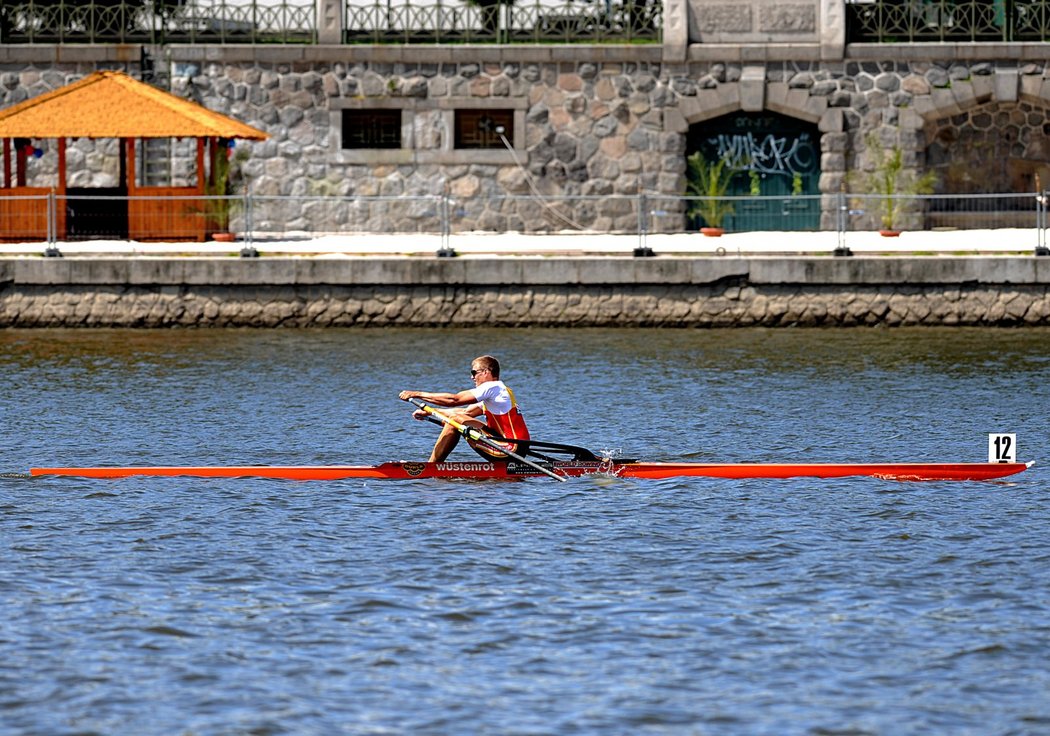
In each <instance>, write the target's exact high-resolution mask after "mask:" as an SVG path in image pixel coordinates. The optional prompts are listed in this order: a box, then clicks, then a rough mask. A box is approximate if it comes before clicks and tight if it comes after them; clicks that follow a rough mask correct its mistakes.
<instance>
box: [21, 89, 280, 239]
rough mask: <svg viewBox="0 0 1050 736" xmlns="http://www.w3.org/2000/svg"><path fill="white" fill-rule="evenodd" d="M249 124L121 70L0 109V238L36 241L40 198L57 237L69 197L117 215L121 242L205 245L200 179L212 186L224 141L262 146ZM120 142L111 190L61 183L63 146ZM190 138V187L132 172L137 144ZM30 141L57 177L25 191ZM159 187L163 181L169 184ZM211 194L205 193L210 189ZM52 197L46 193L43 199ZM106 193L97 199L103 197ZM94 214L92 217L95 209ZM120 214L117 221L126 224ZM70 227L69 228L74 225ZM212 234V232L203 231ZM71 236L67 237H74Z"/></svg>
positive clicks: (66, 221) (40, 231)
mask: <svg viewBox="0 0 1050 736" xmlns="http://www.w3.org/2000/svg"><path fill="white" fill-rule="evenodd" d="M267 137H268V136H267V135H266V133H263V132H262V131H260V130H257V129H256V128H253V127H251V126H250V125H246V124H244V123H241V122H239V121H237V120H234V119H232V118H229V117H227V116H225V115H221V114H219V113H216V112H212V111H211V110H208V109H207V108H205V107H202V106H200V105H197V104H195V103H193V102H190V101H188V100H184V99H181V98H179V97H176V96H174V95H172V94H170V93H168V92H165V91H163V90H160V89H157V88H156V87H152V86H150V85H148V84H145V83H143V82H139V81H137V80H135V79H132V78H131V77H129V76H128V75H126V74H124V73H123V72H117V71H102V72H95V73H93V74H91V75H89V76H87V77H85V78H84V79H81V80H80V81H78V82H74V83H73V84H70V85H67V86H65V87H62V88H60V89H56V90H54V91H53V92H48V93H46V94H42V95H39V96H38V97H34V98H32V99H30V100H26V101H24V102H21V103H18V104H17V105H13V106H12V107H9V108H7V109H6V110H0V141H2V147H3V151H2V155H3V179H2V182H0V185H2V186H0V241H3V240H6V241H12V240H44V239H46V238H47V236H48V232H49V230H48V209H49V204H48V203H49V201H56V202H57V206H56V207H55V210H54V222H53V223H52V228H53V231H54V233H53V234H54V236H55V237H56V238H57V239H58V240H65V239H67V237H68V236H69V235H70V225H71V224H74V223H72V222H71V219H74V220H75V218H76V217H77V212H76V211H75V210H74V209H72V208H71V206H70V201H71V198H85V199H86V198H87V197H91V198H92V200H95V197H94V196H93V193H97V195H98V198H97V201H100V202H104V203H105V209H104V211H103V213H102V216H103V217H110V218H113V219H118V220H119V221H120V225H121V228H120V229H121V232H122V233H123V223H124V222H125V221H126V223H127V227H126V237H127V238H128V239H130V240H198V241H201V240H204V239H205V237H206V235H207V232H208V229H209V224H208V220H209V218H208V217H206V216H203V215H202V212H203V211H204V210H205V209H207V206H206V205H207V196H206V195H207V193H208V189H207V183H208V180H209V178H210V179H211V180H212V182H213V183H214V181H215V177H216V173H217V169H219V170H220V171H221V166H219V167H217V166H216V161H217V160H218V159H217V157H218V156H226V155H227V149H226V145H225V143H224V142H225V141H230V140H233V139H242V140H265V139H266V138H267ZM77 138H95V139H98V138H116V139H119V140H120V147H119V152H120V177H119V178H120V184H119V186H117V187H115V188H106V189H96V190H92V189H86V188H82V189H76V190H73V191H71V188H70V187H69V186H68V185H67V179H68V172H67V166H66V160H67V157H66V146H67V142H68V141H69V140H70V139H77ZM151 138H169V139H195V140H196V143H197V152H196V170H195V172H194V173H195V174H196V183H195V184H194V185H192V186H145V185H140V184H139V183H138V179H139V177H138V176H137V174H136V160H135V154H136V142H137V141H138V140H139V139H151ZM34 140H57V142H58V144H57V149H58V150H57V154H58V177H57V178H58V181H57V183H56V185H55V186H54V187H40V186H32V187H31V186H27V185H26V182H27V167H28V165H29V159H30V158H31V157H32V156H33V155H34V154H36V155H38V156H39V153H37V151H38V149H36V148H35V147H34V146H33V143H32V142H33V141H34ZM168 184H171V182H170V181H169V182H168ZM213 194H214V192H213ZM52 195H53V197H52ZM103 197H106V199H103ZM94 214H95V215H96V216H98V213H94ZM125 218H126V219H125ZM73 229H74V230H75V229H76V228H73ZM212 229H214V227H212ZM74 234H75V233H74Z"/></svg>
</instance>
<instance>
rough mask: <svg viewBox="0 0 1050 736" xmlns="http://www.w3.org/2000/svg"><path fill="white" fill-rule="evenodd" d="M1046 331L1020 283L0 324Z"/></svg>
mask: <svg viewBox="0 0 1050 736" xmlns="http://www.w3.org/2000/svg"><path fill="white" fill-rule="evenodd" d="M865 325H866V326H875V325H884V326H888V327H897V326H905V325H929V326H945V325H948V326H958V325H977V326H1019V325H1028V326H1036V325H1042V326H1048V325H1050V289H1048V288H1047V287H1045V286H1041V287H1016V288H1011V289H1006V290H1004V289H998V288H990V287H978V286H963V287H907V286H902V287H891V286H886V287H857V288H850V287H841V286H812V287H802V286H772V285H767V286H749V285H736V284H727V285H719V286H682V285H675V286H661V285H654V284H647V285H636V286H627V287H622V286H621V287H617V288H612V287H596V286H592V287H585V288H578V287H566V286H562V287H558V286H540V287H533V288H522V287H511V286H502V287H494V286H489V287H483V286H458V287H432V286H413V287H408V288H395V287H391V286H373V287H316V286H300V287H265V286H260V287H231V286H217V287H143V286H134V287H121V286H109V287H101V288H100V287H71V286H35V287H20V288H10V287H8V288H6V289H0V327H388V326H400V327H408V326H413V327H432V326H453V327H475V326H481V327H751V326H766V327H795V326H798V327H853V326H865Z"/></svg>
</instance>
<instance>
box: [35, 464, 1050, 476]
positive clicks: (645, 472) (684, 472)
mask: <svg viewBox="0 0 1050 736" xmlns="http://www.w3.org/2000/svg"><path fill="white" fill-rule="evenodd" d="M1030 465H1031V463H1027V464H1026V463H861V464H856V463H801V464H800V463H710V464H709V463H658V462H654V463H645V462H629V463H616V462H611V461H606V462H585V461H565V462H554V463H550V464H546V465H545V467H549V468H550V469H551V470H553V471H554V472H556V473H559V474H562V475H565V476H568V477H578V476H584V475H605V476H614V477H620V478H650V479H658V478H677V477H695V478H738V479H748V478H802V477H805V478H846V477H851V476H865V477H870V478H881V479H884V480H898V481H938V480H994V479H996V478H1005V477H1007V476H1010V475H1014V474H1016V473H1020V472H1021V471H1023V470H1025V469H1026V468H1028V467H1029V466H1030ZM29 472H30V474H31V475H34V476H40V475H63V476H76V477H81V478H128V477H141V476H162V477H164V476H168V477H178V476H188V477H196V478H277V479H286V480H342V479H345V478H374V479H377V480H413V479H418V478H445V479H450V480H451V479H471V480H509V479H514V478H527V477H543V475H542V474H541V473H540V472H539V471H537V470H536V469H534V468H531V467H529V466H527V465H524V464H521V463H515V462H510V463H490V462H483V461H482V462H445V463H421V462H390V463H382V464H381V465H319V466H305V465H304V466H257V465H241V466H203V467H170V466H169V467H164V466H158V467H124V468H120V467H111V468H104V467H94V468H90V467H85V468H33V469H31V470H30V471H29Z"/></svg>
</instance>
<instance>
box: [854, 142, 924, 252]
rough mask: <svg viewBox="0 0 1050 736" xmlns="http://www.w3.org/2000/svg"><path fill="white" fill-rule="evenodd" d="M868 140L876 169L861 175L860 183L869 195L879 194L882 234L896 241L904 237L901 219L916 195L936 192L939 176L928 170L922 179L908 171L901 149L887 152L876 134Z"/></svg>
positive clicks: (877, 206)
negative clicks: (901, 236)
mask: <svg viewBox="0 0 1050 736" xmlns="http://www.w3.org/2000/svg"><path fill="white" fill-rule="evenodd" d="M865 140H866V143H867V147H868V150H869V151H870V152H871V156H872V163H873V164H874V166H873V168H872V170H871V171H864V172H859V184H860V186H861V188H862V189H863V190H864V191H865V192H866V193H868V194H875V195H878V197H877V199H876V201H875V211H876V214H877V215H878V217H879V224H880V226H881V227H880V229H879V234H880V235H882V236H883V237H887V238H895V237H897V236H898V235H900V230H899V225H900V220H899V218H900V216H901V215H902V214H904V213H905V212H906V211H907V210H908V209H910V208H911V207H912V205H913V204H914V202H915V197H916V196H918V195H920V194H932V193H933V190H934V187H935V186H936V184H937V174H936V173H935V172H933V171H927V172H926V173H925V174H923V175H922V176H919V175H918V174H917V173H915V171H914V170H912V169H907V168H905V167H904V151H903V150H902V149H901V147H900V146H893V147H891V148H889V149H887V148H885V147H884V146H883V145H882V144H881V143H880V142H879V139H878V138H877V137H876V136H875V135H874V134H871V135H869V136H868V137H867V138H866V139H865ZM854 178H855V179H856V178H857V177H854Z"/></svg>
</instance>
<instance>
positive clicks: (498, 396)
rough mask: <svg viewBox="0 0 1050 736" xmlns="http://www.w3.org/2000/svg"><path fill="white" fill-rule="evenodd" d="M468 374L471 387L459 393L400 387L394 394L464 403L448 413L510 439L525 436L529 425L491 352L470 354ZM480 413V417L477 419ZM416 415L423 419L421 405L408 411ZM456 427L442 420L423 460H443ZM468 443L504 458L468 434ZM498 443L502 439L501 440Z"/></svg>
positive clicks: (443, 404)
mask: <svg viewBox="0 0 1050 736" xmlns="http://www.w3.org/2000/svg"><path fill="white" fill-rule="evenodd" d="M470 377H471V378H472V379H473V381H474V388H470V389H466V390H464V391H460V392H459V393H455V394H453V393H441V392H432V391H402V392H401V393H400V394H398V398H400V399H401V400H402V401H408V400H409V399H422V400H423V401H426V402H428V403H430V404H433V405H435V406H441V407H464V408H462V409H459V410H458V411H455V412H451V413H449V416H450V417H451V418H453V419H455V420H456V421H457V422H458V423H460V424H463V425H466V426H468V427H477V428H478V429H481V430H482V431H484V432H485V433H486V434H489V435H494V436H497V437H501V438H506V439H512V440H527V439H529V428H528V427H527V426H525V417H523V416H522V413H521V409H520V408H519V407H518V403H517V401H515V399H514V392H513V391H511V390H510V389H509V388H508V387H507V385H506V384H505V383H503V381H501V380H500V378H499V361H498V360H496V359H495V358H493V357H492V356H491V355H482V356H481V357H479V358H474V360H473V361H471V364H470ZM482 415H484V417H485V418H484V420H482V419H480V418H479V417H481V416H482ZM412 416H414V417H415V418H416V419H426V418H427V417H428V414H427V413H426V412H425V411H423V410H422V409H417V410H416V411H415V412H413V413H412ZM459 435H460V433H459V431H458V430H457V429H456V428H455V427H453V426H452V425H451V424H445V425H444V426H443V427H442V428H441V434H440V435H438V438H437V442H435V443H434V449H433V451H432V452H431V453H430V459H429V460H428V461H427V462H431V463H440V462H444V461H445V458H447V457H448V456H449V453H451V452H452V450H453V449H454V448H455V447H456V444H457V443H458V442H459ZM467 442H468V443H469V444H470V446H471V447H472V448H473V449H474V450H475V451H476V452H478V453H479V454H481V455H482V456H484V457H485V458H487V459H490V460H506V459H507V456H506V455H503V454H502V453H497V451H496V450H495V449H492V448H490V447H487V446H485V445H482V444H480V443H477V442H475V441H473V440H471V439H470V438H468V439H467ZM501 444H502V443H501ZM506 448H507V449H508V450H510V451H511V452H516V451H517V449H518V446H517V445H516V444H515V443H512V442H508V443H506Z"/></svg>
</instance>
